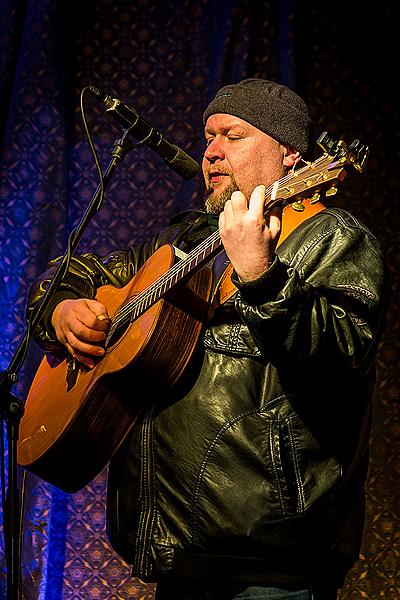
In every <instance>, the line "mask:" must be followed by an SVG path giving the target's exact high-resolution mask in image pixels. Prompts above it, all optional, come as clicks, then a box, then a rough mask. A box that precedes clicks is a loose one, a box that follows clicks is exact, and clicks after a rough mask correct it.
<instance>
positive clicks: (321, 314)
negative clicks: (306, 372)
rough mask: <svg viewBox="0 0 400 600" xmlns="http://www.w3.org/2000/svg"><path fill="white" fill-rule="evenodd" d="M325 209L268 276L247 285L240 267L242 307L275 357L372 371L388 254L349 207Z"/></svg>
mask: <svg viewBox="0 0 400 600" xmlns="http://www.w3.org/2000/svg"><path fill="white" fill-rule="evenodd" d="M324 212H325V213H326V214H323V215H322V213H320V215H322V216H319V215H318V216H316V217H314V218H313V219H310V220H309V221H308V222H306V223H305V224H303V226H302V227H301V229H299V231H296V232H294V233H293V234H292V235H291V236H290V237H289V238H288V239H287V240H286V241H285V242H284V244H288V245H287V248H289V251H285V252H283V253H282V256H284V257H285V258H284V259H283V258H282V260H281V259H280V258H279V256H278V255H277V256H276V257H275V260H274V262H273V264H272V266H271V268H270V269H269V271H268V272H267V273H266V274H265V275H264V276H263V277H261V278H259V279H258V280H257V281H255V282H251V283H248V284H244V283H241V282H240V281H239V280H238V278H237V277H236V276H235V274H234V276H233V280H234V283H235V284H236V285H237V287H238V289H239V294H238V295H237V298H236V308H237V310H238V312H239V314H240V316H241V319H242V320H243V322H244V323H245V324H246V325H247V326H248V328H249V330H250V332H251V335H252V337H253V339H254V341H255V343H256V345H257V346H258V348H259V349H260V351H261V352H262V354H263V355H264V356H265V357H266V358H267V359H268V360H269V361H270V362H271V363H273V364H274V363H275V364H277V365H279V364H281V363H282V362H283V361H285V362H286V363H287V361H290V362H292V363H295V364H297V365H300V366H301V365H302V364H306V363H307V365H308V366H309V365H310V364H314V366H315V365H316V364H318V367H319V368H320V367H321V366H322V368H323V370H324V371H325V370H327V371H328V370H332V367H333V368H334V369H335V370H336V368H337V369H338V370H340V371H343V369H345V370H348V369H366V370H367V369H368V365H369V362H370V361H369V360H368V359H369V356H370V355H373V354H374V352H373V351H374V349H375V346H376V343H377V341H378V339H379V335H378V334H379V331H380V328H381V324H382V319H383V317H384V313H385V308H386V303H387V297H388V282H387V276H386V267H385V263H384V259H383V256H382V252H381V249H380V247H379V244H378V242H377V240H376V239H375V238H374V237H373V235H372V234H371V233H370V232H369V231H368V230H367V229H365V227H363V226H362V225H361V224H360V223H359V222H358V221H357V220H356V219H354V217H351V215H349V213H346V212H345V211H341V212H339V211H337V212H335V211H333V210H332V211H331V210H329V209H327V210H326V211H324ZM291 238H292V239H291ZM284 244H282V248H283V247H284ZM278 253H279V252H278ZM310 359H311V361H310ZM313 359H314V360H313ZM325 367H326V369H325Z"/></svg>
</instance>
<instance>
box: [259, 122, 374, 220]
mask: <svg viewBox="0 0 400 600" xmlns="http://www.w3.org/2000/svg"><path fill="white" fill-rule="evenodd" d="M317 144H318V146H320V148H322V150H323V151H324V154H323V155H322V156H320V157H319V158H318V159H316V160H315V161H314V162H311V163H307V164H306V166H305V167H302V168H300V169H298V170H296V171H292V172H290V173H289V174H288V175H286V176H285V177H283V178H282V179H280V180H279V182H277V183H278V185H277V186H276V187H275V189H274V188H272V189H271V190H268V192H269V194H268V195H270V198H271V201H272V203H274V204H275V202H276V199H280V200H286V201H288V203H293V204H292V206H293V208H294V209H295V210H300V211H301V210H303V208H304V207H303V206H302V204H301V199H302V198H309V199H310V202H311V203H313V202H318V201H319V200H320V197H321V195H322V194H324V195H325V196H332V195H334V194H336V192H337V184H338V182H341V181H343V179H344V178H345V176H346V175H347V171H348V169H349V168H350V167H352V168H355V169H356V171H358V172H359V173H363V172H364V171H365V168H366V165H367V161H368V154H369V148H368V146H365V145H364V144H362V143H361V142H360V141H359V140H354V141H353V142H352V144H351V145H350V146H347V144H346V143H345V142H343V141H342V140H340V141H336V140H334V139H333V138H332V137H331V136H329V135H328V133H327V132H326V131H324V132H323V133H322V134H321V135H320V136H319V138H318V140H317Z"/></svg>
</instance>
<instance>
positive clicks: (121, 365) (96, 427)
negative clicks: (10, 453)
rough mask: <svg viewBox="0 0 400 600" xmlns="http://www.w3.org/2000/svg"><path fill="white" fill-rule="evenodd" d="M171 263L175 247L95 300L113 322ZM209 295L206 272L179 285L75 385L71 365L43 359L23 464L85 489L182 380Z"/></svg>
mask: <svg viewBox="0 0 400 600" xmlns="http://www.w3.org/2000/svg"><path fill="white" fill-rule="evenodd" d="M173 262H174V251H173V249H172V247H171V246H168V245H166V246H163V247H161V248H160V249H159V250H157V252H155V253H154V254H153V255H152V256H151V257H150V259H149V260H148V261H147V262H146V263H145V265H144V266H143V267H142V268H141V269H140V271H138V273H137V274H136V275H135V276H134V278H133V279H132V280H131V282H129V283H128V284H127V285H126V286H125V287H124V288H121V289H118V288H115V287H113V286H104V287H102V288H100V289H99V290H98V294H97V296H96V297H97V299H98V300H99V301H100V302H102V303H103V304H104V305H105V306H106V307H107V310H108V313H109V315H110V317H111V320H113V316H114V315H115V314H116V313H117V311H118V310H120V309H121V307H123V306H124V304H125V303H126V301H127V300H128V299H131V298H132V297H135V296H138V295H140V294H142V293H143V292H144V291H145V290H146V289H147V288H148V287H149V285H150V284H151V283H152V282H154V281H155V280H157V279H158V278H159V277H160V276H162V275H163V274H164V273H166V272H167V271H168V269H170V267H171V265H172V264H173ZM210 293H211V273H210V271H209V270H208V269H207V268H205V269H201V270H200V271H198V272H197V273H195V274H194V275H193V276H192V277H191V279H190V280H189V282H188V284H187V286H185V287H182V284H181V285H180V286H179V287H178V289H177V290H176V291H175V292H174V294H169V295H168V296H167V297H166V298H162V299H160V300H158V301H157V302H156V303H155V304H154V305H153V306H151V307H150V308H149V309H147V310H146V311H145V312H144V313H143V314H141V315H140V316H139V317H138V318H137V319H135V320H134V321H132V322H130V323H128V325H127V327H126V329H125V330H124V331H123V332H122V333H121V335H120V337H118V339H116V340H113V341H112V344H111V345H109V346H107V348H106V354H105V356H104V357H103V358H102V359H101V360H100V361H99V362H98V364H97V365H96V366H95V368H94V369H92V370H86V369H85V368H83V367H79V369H77V371H76V374H75V375H76V376H75V377H74V381H73V383H72V384H71V383H69V384H68V374H69V376H70V375H71V374H70V373H69V365H70V361H69V360H67V359H65V360H62V361H59V360H56V359H55V358H54V356H52V355H46V356H45V357H44V358H43V360H42V362H41V364H40V366H39V368H38V370H37V373H36V376H35V378H34V380H33V382H32V385H31V388H30V390H29V393H28V397H27V401H26V404H25V412H24V415H23V418H22V420H21V426H20V437H19V441H18V449H17V450H18V455H17V458H18V463H19V464H20V465H21V466H23V467H25V468H26V469H27V470H29V471H31V472H33V473H35V474H37V475H39V476H40V477H41V478H42V479H44V480H45V481H48V482H49V483H52V484H53V485H56V486H57V487H59V488H60V489H62V490H64V491H66V492H70V493H71V492H74V491H77V490H79V489H81V488H82V487H84V486H85V485H87V484H88V483H89V482H90V481H91V480H92V479H93V478H94V477H95V476H96V475H97V474H98V473H99V472H100V471H101V470H102V468H103V467H104V466H105V465H106V464H107V462H108V461H109V460H110V458H111V457H112V455H113V454H114V452H115V451H116V450H117V449H118V447H119V446H120V445H121V443H122V442H123V440H124V439H125V438H126V436H127V435H128V433H129V431H130V430H131V429H132V427H133V426H134V425H135V423H136V421H137V419H138V417H139V415H140V413H141V411H142V410H143V408H144V407H145V406H146V405H147V404H148V403H149V402H151V401H153V399H152V398H151V396H152V395H154V398H157V397H158V395H159V393H160V389H164V390H165V386H167V387H172V386H173V385H174V384H175V383H176V382H177V381H178V380H179V378H180V376H181V375H182V373H183V371H184V369H185V367H186V365H187V363H188V361H189V359H190V357H191V354H192V352H193V350H194V348H195V346H196V343H197V341H198V337H199V335H200V332H201V329H202V323H203V317H204V312H205V310H206V308H207V307H208V300H209V296H210ZM193 299H195V300H196V301H194V302H192V300H193ZM199 307H200V308H199ZM192 308H193V309H192ZM138 390H140V392H139V391H138ZM143 390H145V392H144V391H143ZM149 398H150V399H149Z"/></svg>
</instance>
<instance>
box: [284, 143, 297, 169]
mask: <svg viewBox="0 0 400 600" xmlns="http://www.w3.org/2000/svg"><path fill="white" fill-rule="evenodd" d="M282 148H283V151H284V154H283V165H284V166H285V167H288V168H291V167H293V166H294V165H295V164H296V163H298V162H299V160H300V159H301V154H300V152H298V151H297V150H295V149H294V148H291V147H290V146H282Z"/></svg>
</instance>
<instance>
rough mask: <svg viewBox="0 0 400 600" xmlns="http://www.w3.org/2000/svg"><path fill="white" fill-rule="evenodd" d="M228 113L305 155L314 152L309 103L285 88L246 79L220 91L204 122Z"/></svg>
mask: <svg viewBox="0 0 400 600" xmlns="http://www.w3.org/2000/svg"><path fill="white" fill-rule="evenodd" d="M215 113H227V114H229V115H233V116H235V117H239V118H240V119H243V120H244V121H247V122H248V123H250V124H251V125H254V127H257V129H260V130H261V131H263V132H264V133H267V134H268V135H269V136H271V137H272V138H274V139H275V140H277V141H278V142H280V143H281V144H284V145H286V144H287V145H289V146H291V147H292V148H294V149H295V150H298V151H299V152H301V154H303V155H306V154H308V153H310V152H312V151H313V148H314V126H313V122H312V120H311V118H310V116H309V113H308V108H307V105H306V103H305V102H304V101H303V100H302V99H301V98H300V96H298V95H297V94H296V93H295V92H293V91H292V90H290V89H289V88H288V87H286V86H285V85H281V84H279V83H274V82H273V81H267V80H266V79H255V78H253V79H244V80H243V81H239V83H234V84H232V85H226V86H225V87H223V88H221V89H220V90H219V91H218V92H217V94H216V96H215V98H214V99H213V100H212V101H211V102H210V104H209V105H208V106H207V108H206V110H205V112H204V116H203V121H204V123H206V121H207V119H208V117H209V116H210V115H213V114H215Z"/></svg>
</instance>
